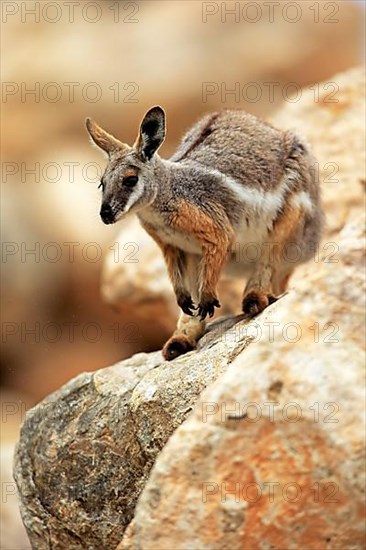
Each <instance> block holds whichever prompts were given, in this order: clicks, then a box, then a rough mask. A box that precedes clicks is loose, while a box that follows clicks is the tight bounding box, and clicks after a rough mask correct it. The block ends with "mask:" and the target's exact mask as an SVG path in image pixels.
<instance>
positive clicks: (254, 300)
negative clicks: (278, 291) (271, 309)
mask: <svg viewBox="0 0 366 550" xmlns="http://www.w3.org/2000/svg"><path fill="white" fill-rule="evenodd" d="M276 300H277V298H275V296H273V295H272V294H268V292H266V291H265V290H263V289H262V288H260V287H257V288H252V289H251V290H250V291H249V292H248V293H247V294H246V295H245V296H244V299H243V312H244V313H247V314H248V315H250V316H251V317H254V316H255V315H258V313H261V312H262V311H263V310H264V309H266V307H267V306H269V305H270V304H273V303H274V302H276Z"/></svg>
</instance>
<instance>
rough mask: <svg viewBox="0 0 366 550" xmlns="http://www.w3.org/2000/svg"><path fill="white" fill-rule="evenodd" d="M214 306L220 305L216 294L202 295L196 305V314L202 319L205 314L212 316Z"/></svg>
mask: <svg viewBox="0 0 366 550" xmlns="http://www.w3.org/2000/svg"><path fill="white" fill-rule="evenodd" d="M215 307H221V305H220V302H219V301H218V299H217V298H216V296H203V297H201V301H200V303H199V305H198V316H199V317H200V319H201V320H202V321H203V320H204V319H205V318H206V317H207V315H208V316H209V317H213V315H214V313H215Z"/></svg>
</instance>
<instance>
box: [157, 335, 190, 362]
mask: <svg viewBox="0 0 366 550" xmlns="http://www.w3.org/2000/svg"><path fill="white" fill-rule="evenodd" d="M194 348H195V346H194V345H193V344H192V342H191V341H189V340H188V339H187V338H186V337H185V336H173V337H172V338H170V340H168V341H167V342H166V344H165V346H164V347H163V357H164V359H165V360H166V361H171V360H172V359H175V358H176V357H179V355H184V354H185V353H187V352H188V351H192V350H193V349H194Z"/></svg>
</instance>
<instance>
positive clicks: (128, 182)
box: [123, 176, 139, 187]
mask: <svg viewBox="0 0 366 550" xmlns="http://www.w3.org/2000/svg"><path fill="white" fill-rule="evenodd" d="M138 180H139V178H138V177H137V176H128V177H127V178H124V180H123V185H125V186H126V187H135V185H136V183H137V182H138Z"/></svg>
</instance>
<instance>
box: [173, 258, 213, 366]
mask: <svg viewBox="0 0 366 550" xmlns="http://www.w3.org/2000/svg"><path fill="white" fill-rule="evenodd" d="M199 262H200V258H199V257H198V256H194V255H192V254H187V255H186V271H185V284H186V287H187V288H188V289H189V291H190V294H191V296H192V299H193V301H194V302H195V303H196V304H198V301H199ZM205 327H206V323H205V321H202V320H201V318H200V317H199V316H198V314H197V316H194V317H193V316H191V315H186V314H185V313H183V312H182V313H181V315H180V317H179V320H178V324H177V328H176V329H175V331H174V333H173V335H172V336H171V337H170V338H169V340H168V341H167V342H166V344H165V345H164V347H163V356H164V359H166V360H167V361H171V360H172V359H175V358H176V357H178V356H179V355H183V354H184V353H187V352H188V351H191V350H193V349H195V347H196V345H197V342H198V340H199V339H200V338H201V336H202V335H203V333H204V331H205Z"/></svg>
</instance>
